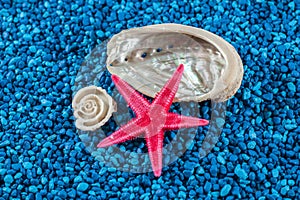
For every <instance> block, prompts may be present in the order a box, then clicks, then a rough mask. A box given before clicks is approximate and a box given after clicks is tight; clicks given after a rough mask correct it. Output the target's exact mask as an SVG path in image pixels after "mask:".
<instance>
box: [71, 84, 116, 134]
mask: <svg viewBox="0 0 300 200" xmlns="http://www.w3.org/2000/svg"><path fill="white" fill-rule="evenodd" d="M72 107H73V109H74V116H75V118H76V122H75V125H76V127H77V128H78V129H80V130H83V131H94V130H96V129H98V128H100V127H101V126H103V125H104V124H105V123H106V122H107V121H108V120H109V118H110V117H111V115H112V113H113V112H115V111H116V110H117V109H116V103H115V101H114V100H113V99H112V97H111V96H109V95H108V94H107V92H106V91H105V90H104V89H102V88H101V87H96V86H88V87H84V88H82V89H80V90H79V91H78V92H77V93H76V95H75V96H74V98H73V101H72Z"/></svg>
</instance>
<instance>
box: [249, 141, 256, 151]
mask: <svg viewBox="0 0 300 200" xmlns="http://www.w3.org/2000/svg"><path fill="white" fill-rule="evenodd" d="M255 146H256V142H255V141H251V142H248V144H247V147H248V149H254V148H255Z"/></svg>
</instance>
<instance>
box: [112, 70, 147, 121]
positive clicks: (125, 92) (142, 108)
mask: <svg viewBox="0 0 300 200" xmlns="http://www.w3.org/2000/svg"><path fill="white" fill-rule="evenodd" d="M111 78H112V80H113V82H114V83H115V85H116V87H117V88H118V90H119V92H120V93H121V95H122V96H123V97H124V99H125V100H126V102H127V103H128V105H129V106H130V108H131V109H132V110H133V112H134V113H135V114H136V115H138V116H139V115H141V114H143V113H145V112H146V111H147V110H148V108H149V106H150V103H149V102H148V101H147V100H146V99H145V98H144V97H143V96H142V95H140V94H139V93H138V92H137V91H136V90H135V89H133V88H132V87H131V86H130V85H129V84H128V83H126V82H125V81H124V80H122V79H121V78H120V77H118V76H116V75H112V77H111Z"/></svg>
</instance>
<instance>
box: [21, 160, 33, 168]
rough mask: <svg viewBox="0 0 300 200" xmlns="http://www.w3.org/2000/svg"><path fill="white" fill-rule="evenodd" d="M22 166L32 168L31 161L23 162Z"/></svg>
mask: <svg viewBox="0 0 300 200" xmlns="http://www.w3.org/2000/svg"><path fill="white" fill-rule="evenodd" d="M23 167H24V168H25V169H31V168H32V163H31V162H24V163H23Z"/></svg>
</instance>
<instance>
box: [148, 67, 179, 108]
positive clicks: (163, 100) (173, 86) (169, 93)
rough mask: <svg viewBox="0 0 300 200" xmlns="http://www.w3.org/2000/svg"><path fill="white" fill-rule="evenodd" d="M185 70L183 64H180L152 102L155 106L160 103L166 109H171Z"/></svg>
mask: <svg viewBox="0 0 300 200" xmlns="http://www.w3.org/2000/svg"><path fill="white" fill-rule="evenodd" d="M183 70H184V66H183V64H180V65H179V67H178V68H177V69H176V71H175V73H174V74H173V76H172V77H171V79H170V80H169V81H168V82H167V83H166V84H165V85H164V87H163V88H162V89H161V91H160V92H159V93H158V94H157V96H156V97H155V100H154V101H153V103H152V104H153V106H155V105H157V104H158V105H161V106H162V107H164V108H165V111H168V110H169V109H170V106H171V104H172V102H173V99H174V97H175V94H176V92H177V90H178V86H179V83H180V80H181V77H182V73H183Z"/></svg>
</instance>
